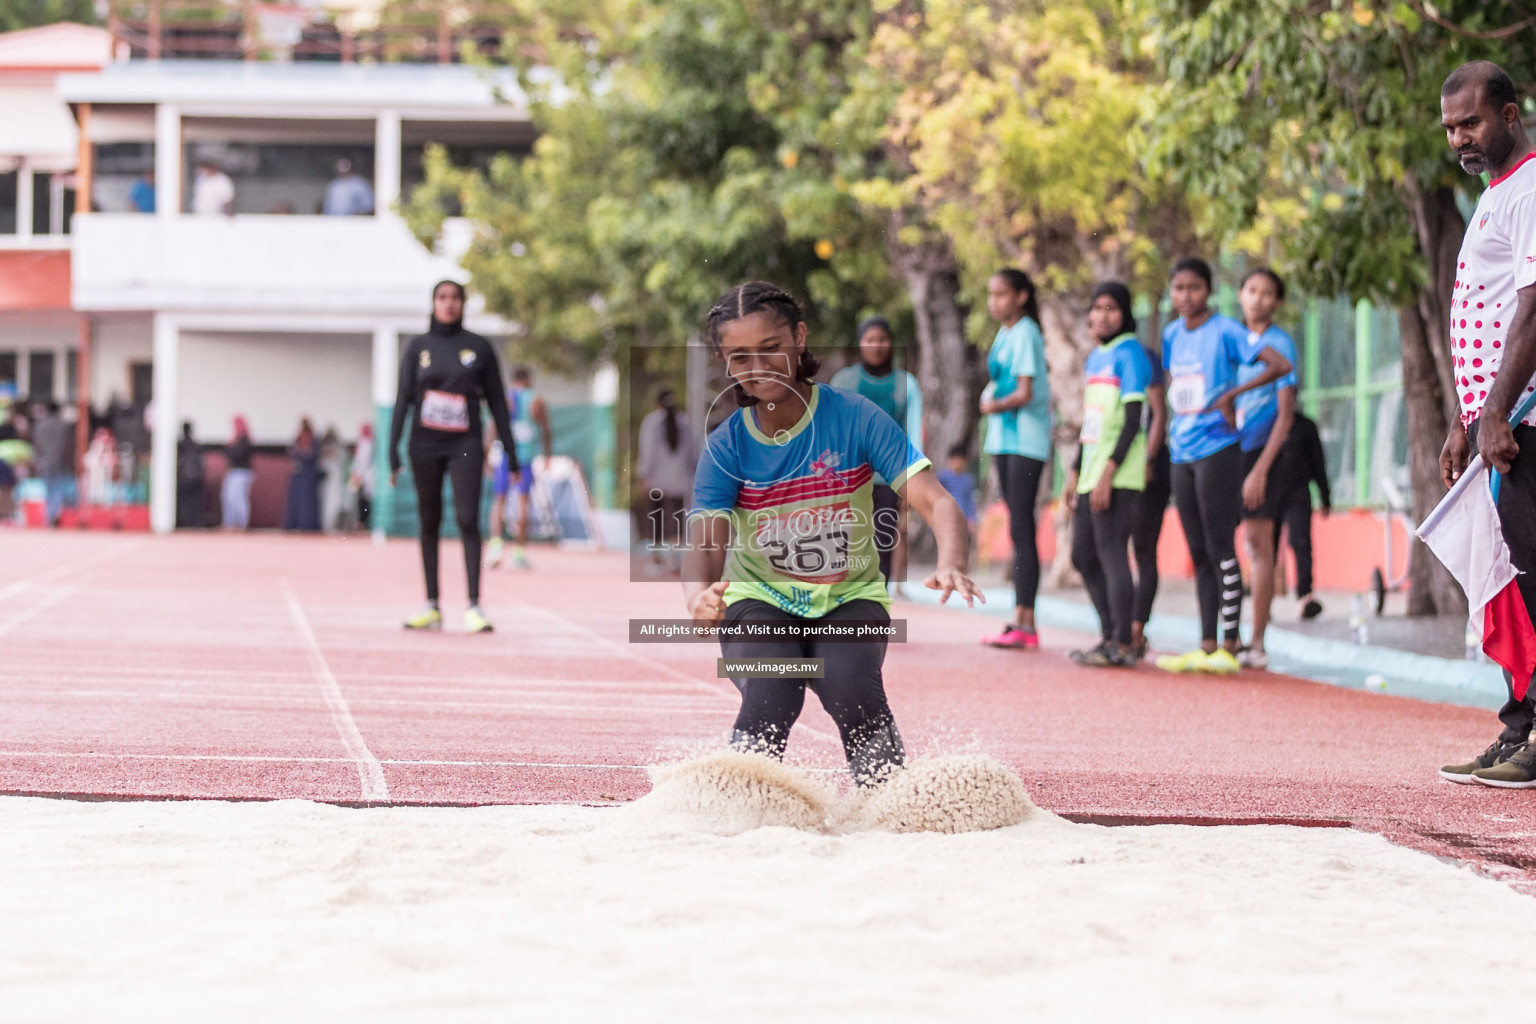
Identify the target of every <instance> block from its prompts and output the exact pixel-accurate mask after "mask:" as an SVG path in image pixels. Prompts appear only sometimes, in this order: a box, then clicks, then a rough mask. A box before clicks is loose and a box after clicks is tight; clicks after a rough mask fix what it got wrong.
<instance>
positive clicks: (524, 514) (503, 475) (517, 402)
mask: <svg viewBox="0 0 1536 1024" xmlns="http://www.w3.org/2000/svg"><path fill="white" fill-rule="evenodd" d="M507 408H508V410H509V412H510V415H511V417H512V439H513V442H514V443H515V444H516V446H517V464H518V465H519V466H521V467H522V472H521V473H520V474H519V475H518V477H517V479H516V480H513V479H512V475H511V473H509V472H508V471H507V467H508V465H509V464H510V463H509V460H507V459H506V458H504V457H503V455H502V452H501V449H500V446H492V448H491V464H492V470H493V475H492V477H491V542H490V544H489V545H487V552H486V562H487V564H489V565H492V566H496V565H500V564H501V555H502V540H501V535H502V532H503V529H504V526H503V524H504V523H505V522H506V520H507V518H508V516H507V502H508V501H509V500H510V498H511V496H512V492H513V491H514V490H515V491H516V492H517V520H516V521H517V526H516V531H517V532H516V533H515V534H514V543H513V545H512V566H513V568H517V569H528V568H531V566H530V565H529V564H528V553H527V544H528V517H529V512H530V507H529V506H530V504H531V502H532V496H533V460H534V459H535V458H537V457H538V456H539V455H541V454H542V455H543V456H544V457H545V458H546V459H547V458H549V457H550V455H551V454H552V453H553V449H554V440H553V437H552V435H551V433H550V429H549V407H548V406H547V405H545V403H544V399H543V398H541V397H539V395H538V394H537V393H535V392H534V390H533V371H532V370H530V369H528V368H527V367H526V366H519V367H518V368H517V369H515V370H513V371H512V386H511V387H510V388H508V389H507Z"/></svg>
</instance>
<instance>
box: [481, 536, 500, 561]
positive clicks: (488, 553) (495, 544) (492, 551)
mask: <svg viewBox="0 0 1536 1024" xmlns="http://www.w3.org/2000/svg"><path fill="white" fill-rule="evenodd" d="M501 548H502V543H501V538H500V537H492V538H491V539H490V540H489V541H487V542H486V544H485V564H486V567H487V568H489V569H494V568H496V567H497V566H498V565H500V564H501Z"/></svg>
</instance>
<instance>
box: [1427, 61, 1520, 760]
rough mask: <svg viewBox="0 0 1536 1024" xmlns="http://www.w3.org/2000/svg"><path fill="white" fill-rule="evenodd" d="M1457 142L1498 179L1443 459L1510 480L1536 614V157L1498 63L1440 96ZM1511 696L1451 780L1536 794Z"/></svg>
mask: <svg viewBox="0 0 1536 1024" xmlns="http://www.w3.org/2000/svg"><path fill="white" fill-rule="evenodd" d="M1440 115H1441V122H1442V123H1443V125H1444V126H1445V136H1446V141H1447V142H1448V143H1450V146H1451V148H1452V149H1453V150H1455V151H1456V158H1457V160H1458V161H1459V162H1460V164H1461V169H1462V170H1464V171H1466V172H1467V173H1468V174H1487V175H1488V176H1489V181H1488V187H1487V189H1485V190H1484V191H1483V194H1482V197H1481V198H1480V199H1478V201H1477V209H1475V210H1473V211H1472V219H1471V222H1470V223H1468V225H1467V234H1466V237H1465V238H1464V239H1463V240H1462V243H1461V252H1460V253H1459V254H1458V255H1457V257H1456V285H1455V288H1454V290H1453V291H1452V293H1451V324H1450V326H1451V360H1452V366H1453V372H1454V374H1455V377H1456V407H1457V408H1458V409H1459V410H1460V411H1461V418H1460V420H1459V421H1457V422H1453V423H1452V424H1451V430H1450V436H1449V437H1447V438H1446V441H1445V448H1444V450H1442V451H1441V453H1440V477H1441V481H1442V482H1443V483H1444V484H1445V486H1446V487H1447V488H1449V487H1450V486H1451V484H1453V483H1455V482H1456V479H1457V478H1458V477H1460V476H1461V474H1462V472H1463V471H1465V470H1466V468H1467V464H1468V463H1469V462H1470V461H1471V457H1472V448H1473V446H1476V448H1477V453H1478V454H1479V455H1481V456H1482V458H1483V462H1484V463H1486V464H1487V465H1488V466H1489V467H1490V468H1491V469H1492V470H1494V471H1496V472H1498V473H1500V474H1501V475H1502V476H1503V483H1502V484H1501V485H1500V488H1499V498H1498V510H1499V523H1500V526H1501V527H1502V528H1503V531H1504V541H1505V543H1506V544H1507V545H1508V546H1509V560H1510V561H1511V562H1512V563H1513V564H1514V567H1515V568H1516V569H1518V570H1520V575H1519V576H1518V577H1516V579H1517V581H1518V585H1519V588H1520V596H1521V597H1522V598H1523V599H1524V602H1525V607H1526V610H1527V612H1536V413H1532V414H1531V415H1528V416H1526V417H1525V419H1524V420H1522V421H1521V422H1520V423H1519V424H1517V425H1514V426H1511V424H1510V422H1509V417H1510V414H1511V413H1513V412H1514V410H1515V407H1516V406H1518V405H1519V404H1520V400H1521V399H1522V398H1524V397H1525V396H1526V395H1527V394H1530V393H1531V392H1533V391H1536V376H1533V375H1536V159H1533V157H1536V152H1533V151H1532V147H1531V140H1530V138H1529V137H1527V136H1526V134H1525V127H1524V126H1523V125H1521V123H1520V104H1519V102H1518V100H1517V98H1516V95H1515V86H1514V83H1513V82H1511V81H1510V78H1509V75H1508V74H1506V73H1505V72H1504V69H1503V68H1501V67H1499V66H1498V65H1497V64H1492V63H1489V62H1488V61H1473V62H1472V63H1470V64H1463V65H1462V66H1461V67H1459V68H1457V69H1456V70H1455V71H1453V72H1451V74H1450V77H1448V78H1447V79H1446V80H1445V84H1444V85H1443V86H1442V87H1441V89H1440ZM1504 679H1505V682H1506V683H1507V684H1509V688H1510V689H1509V698H1508V700H1506V701H1505V703H1504V706H1503V707H1502V708H1501V709H1500V710H1499V720H1500V721H1501V722H1503V724H1504V729H1503V731H1502V732H1501V733H1500V734H1499V736H1498V738H1497V739H1496V740H1494V741H1493V743H1492V745H1490V746H1489V747H1488V749H1487V750H1485V751H1483V752H1482V753H1481V754H1479V755H1478V756H1477V757H1475V758H1473V759H1472V760H1471V761H1468V762H1467V763H1466V764H1455V765H1446V766H1445V767H1444V768H1441V769H1440V777H1441V778H1443V779H1446V780H1447V781H1450V782H1460V783H1472V784H1481V785H1488V786H1497V787H1502V788H1510V789H1532V788H1536V744H1532V742H1531V728H1532V726H1533V725H1536V701H1533V697H1536V694H1533V693H1529V692H1528V693H1527V694H1526V695H1525V696H1524V697H1523V698H1522V699H1519V700H1517V699H1516V698H1515V693H1514V690H1515V687H1514V680H1513V679H1512V678H1511V677H1510V675H1509V673H1508V672H1506V673H1505V674H1504Z"/></svg>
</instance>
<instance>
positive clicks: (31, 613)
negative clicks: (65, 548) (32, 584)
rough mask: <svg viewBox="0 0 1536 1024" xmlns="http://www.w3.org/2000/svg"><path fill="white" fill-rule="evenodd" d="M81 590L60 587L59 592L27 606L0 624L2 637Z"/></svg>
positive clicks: (56, 591)
mask: <svg viewBox="0 0 1536 1024" xmlns="http://www.w3.org/2000/svg"><path fill="white" fill-rule="evenodd" d="M79 589H80V588H79V587H73V586H71V587H60V588H59V589H58V590H55V591H54V592H53V593H51V594H49V595H47V596H46V597H40V598H38V599H37V600H36V601H34V602H33V603H31V604H29V605H27V607H25V608H23V609H22V610H21V611H19V612H17V613H16V614H15V615H12V616H11V617H10V618H8V619H6V620H4V621H3V622H0V636H5V635H6V634H7V633H10V632H11V631H12V630H14V629H15V628H16V627H17V626H19V625H21V624H22V623H23V622H26V621H27V620H28V619H31V618H34V617H35V616H37V615H39V614H40V613H42V612H45V611H47V610H48V609H49V608H52V607H53V606H54V605H56V604H58V603H59V602H60V601H62V600H64V599H65V598H66V597H68V596H69V595H71V594H73V593H74V592H75V591H77V590H79Z"/></svg>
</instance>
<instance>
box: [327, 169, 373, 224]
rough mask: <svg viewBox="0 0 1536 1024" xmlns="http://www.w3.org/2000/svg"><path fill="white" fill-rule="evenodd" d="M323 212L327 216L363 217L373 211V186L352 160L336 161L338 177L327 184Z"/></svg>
mask: <svg viewBox="0 0 1536 1024" xmlns="http://www.w3.org/2000/svg"><path fill="white" fill-rule="evenodd" d="M320 209H321V212H322V213H324V214H325V216H327V217H361V216H365V215H367V214H370V213H372V212H373V186H372V185H370V184H368V182H367V180H365V179H364V178H363V176H362V175H360V174H358V173H357V172H356V171H354V170H352V161H350V160H337V161H336V177H334V178H332V179H331V183H330V184H329V185H327V186H325V203H324V205H323V206H321V208H320Z"/></svg>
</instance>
